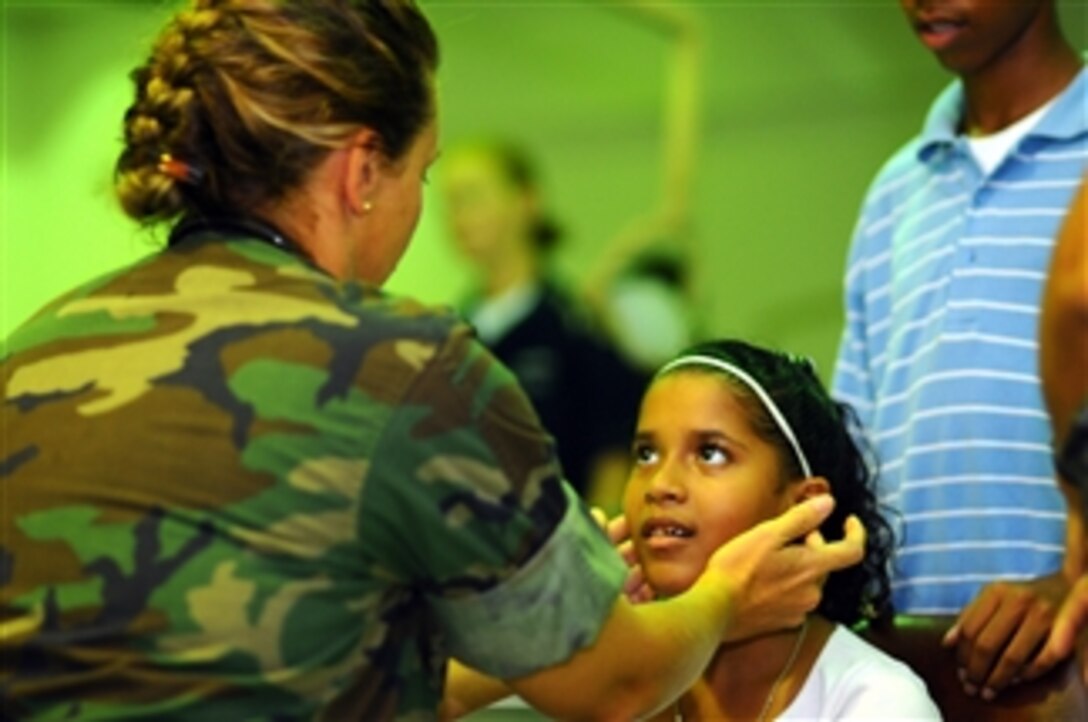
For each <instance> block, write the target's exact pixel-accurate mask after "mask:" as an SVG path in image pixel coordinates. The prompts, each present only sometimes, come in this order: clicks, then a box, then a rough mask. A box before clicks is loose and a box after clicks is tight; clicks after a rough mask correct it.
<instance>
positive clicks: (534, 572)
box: [360, 329, 626, 679]
mask: <svg viewBox="0 0 1088 722" xmlns="http://www.w3.org/2000/svg"><path fill="white" fill-rule="evenodd" d="M363 494H364V496H363V503H362V507H361V512H362V517H361V523H360V535H361V536H362V538H363V541H364V544H363V548H364V549H367V550H368V552H367V553H368V554H373V557H372V558H371V559H370V560H369V562H370V564H371V565H372V566H373V567H374V568H375V572H376V573H377V574H378V575H380V576H386V577H388V578H391V579H393V580H394V581H395V582H399V583H401V584H404V585H406V586H408V587H410V588H413V589H416V590H420V591H422V593H423V594H425V595H426V597H427V598H428V599H429V600H430V604H431V607H432V609H433V610H434V612H435V615H436V617H437V618H438V620H439V623H440V625H441V626H442V630H443V633H444V636H445V639H446V643H447V645H448V651H449V653H450V654H452V655H453V656H454V657H456V658H458V659H460V660H462V661H464V662H465V663H467V664H470V665H472V666H473V667H476V668H477V669H480V670H481V671H483V672H486V673H488V674H491V675H494V676H497V677H500V678H505V679H509V678H511V677H516V676H521V675H525V674H529V673H532V672H534V671H537V670H539V669H542V668H544V667H547V666H550V665H553V664H556V663H559V662H562V661H564V660H566V659H568V658H569V657H571V656H572V655H573V654H574V653H575V652H577V651H579V650H580V649H582V648H583V647H585V646H587V645H589V644H591V643H592V642H593V641H594V640H595V639H596V636H597V633H598V631H599V630H600V627H601V626H602V625H603V623H604V620H605V619H606V618H607V616H608V614H609V612H610V610H611V607H612V605H613V604H614V602H615V600H616V597H617V596H618V595H619V593H620V589H621V586H622V584H623V580H624V578H625V576H626V568H625V566H624V564H623V562H622V560H621V559H620V557H619V555H618V554H617V553H616V551H615V550H614V549H613V548H612V546H611V544H610V543H609V541H608V540H607V539H606V537H605V536H604V534H603V533H602V532H601V531H600V530H599V529H598V527H597V525H596V524H595V523H594V522H593V520H592V518H591V517H590V516H589V514H588V513H587V510H586V509H585V507H584V506H583V505H582V503H581V502H580V501H579V500H578V498H577V497H576V496H575V494H574V493H573V491H572V490H571V489H570V487H569V486H568V485H567V484H566V482H564V481H562V480H561V478H560V471H559V467H558V463H557V461H556V456H555V450H554V445H553V442H552V439H551V437H550V436H549V435H548V434H547V433H546V432H545V431H544V430H543V429H542V428H541V426H540V423H539V421H538V420H537V417H536V414H535V412H534V411H533V409H532V407H531V405H530V403H529V401H528V399H527V397H526V396H525V394H524V393H523V392H522V391H521V389H520V387H519V386H518V385H517V383H516V381H515V380H514V378H513V376H512V375H511V374H510V373H509V372H508V371H507V370H506V369H505V368H504V367H502V366H501V364H499V363H498V362H497V361H495V360H494V358H493V357H492V356H491V355H490V354H489V353H488V352H487V351H486V350H484V349H483V347H482V346H480V345H479V344H478V343H477V342H475V340H473V339H472V338H471V336H470V335H469V334H468V332H467V330H465V329H458V330H457V331H455V332H454V333H453V335H452V336H451V338H450V339H449V340H448V341H447V342H446V343H445V344H444V345H443V346H442V348H441V349H440V350H439V352H438V353H437V354H436V355H435V356H434V357H433V358H432V359H431V360H430V361H429V362H428V363H427V365H426V367H425V368H424V369H423V370H422V371H421V372H420V375H419V378H418V379H417V381H416V382H415V384H414V385H413V388H412V390H411V391H410V392H409V394H408V395H407V398H405V399H404V401H403V402H402V403H401V404H400V405H399V406H398V408H397V410H396V411H395V413H394V414H393V416H392V418H391V420H390V422H389V424H388V425H387V427H386V429H385V431H384V434H383V437H382V439H381V441H380V442H379V444H378V447H377V448H376V450H375V453H374V456H373V461H372V468H371V469H370V471H369V473H368V474H367V476H366V480H365V488H364V492H363Z"/></svg>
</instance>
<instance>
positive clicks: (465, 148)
mask: <svg viewBox="0 0 1088 722" xmlns="http://www.w3.org/2000/svg"><path fill="white" fill-rule="evenodd" d="M441 187H442V191H443V194H444V198H445V207H446V211H447V215H448V225H449V231H450V236H451V237H452V239H453V241H454V243H455V244H456V247H457V249H458V251H459V252H460V253H461V254H462V255H463V256H464V257H465V258H466V259H467V260H468V262H469V263H470V264H471V266H472V270H473V274H474V277H473V290H472V292H471V293H470V295H469V297H468V298H467V299H466V300H465V301H464V303H462V304H461V309H462V313H463V315H464V316H465V318H466V319H467V320H468V321H469V323H470V324H471V325H472V326H473V327H474V328H475V329H476V333H477V335H478V336H479V338H480V340H481V341H483V343H484V345H486V346H487V347H488V348H489V349H490V350H491V351H492V353H494V354H495V356H496V357H497V358H498V359H499V360H500V361H502V362H503V364H505V365H506V366H507V367H508V368H509V369H510V370H511V371H513V372H514V376H516V377H517V379H518V381H519V383H520V384H521V386H522V387H523V388H524V389H525V392H526V393H527V394H528V395H529V398H530V400H531V401H532V402H533V406H534V407H535V408H536V410H537V413H539V414H540V418H541V421H542V422H543V424H544V427H545V428H547V429H548V430H549V431H551V433H552V434H554V435H555V440H556V445H557V448H558V453H559V459H560V461H561V462H562V465H563V470H564V473H565V474H566V476H567V479H568V480H569V481H570V482H571V484H572V485H573V486H574V487H575V488H576V489H577V490H578V491H579V492H580V493H581V494H582V495H583V497H584V498H585V499H586V500H588V501H589V502H590V503H591V504H593V505H595V506H600V507H603V508H606V509H609V510H615V509H616V508H617V505H618V502H619V496H620V491H621V489H622V485H623V480H624V479H625V478H626V475H627V458H628V455H627V443H628V440H629V439H630V431H631V424H632V423H633V419H634V417H635V413H636V411H637V408H638V398H639V394H640V393H641V390H642V385H643V383H644V382H645V377H644V376H643V375H642V374H640V373H639V372H638V371H636V369H634V368H633V367H632V366H631V365H630V364H629V363H627V362H626V361H625V359H624V358H623V357H621V356H620V355H619V353H617V351H616V350H615V348H613V347H612V346H611V345H610V344H609V343H608V342H607V336H605V334H603V333H602V331H601V329H600V328H598V327H596V326H595V325H594V323H593V320H592V319H591V318H590V316H589V314H588V310H587V309H586V307H585V305H584V304H583V303H581V302H580V300H579V299H578V298H576V297H575V296H572V295H571V294H570V293H569V292H568V291H567V290H566V288H565V287H564V285H563V284H562V283H561V281H559V280H558V279H557V277H556V274H555V272H554V268H553V266H552V264H551V257H552V253H554V252H555V248H556V244H557V243H558V241H559V236H560V232H559V229H558V227H557V226H556V224H555V223H554V222H552V221H551V220H550V218H549V217H548V215H547V213H546V212H545V207H544V200H543V198H542V194H541V189H540V183H539V181H538V177H537V170H536V167H535V166H534V164H533V162H532V160H531V159H530V158H529V156H528V155H527V153H526V152H525V151H524V150H523V149H521V148H520V147H518V146H516V145H515V144H513V143H512V142H509V141H503V140H478V141H470V142H465V143H463V144H461V145H457V146H455V147H453V148H451V149H449V150H447V151H445V152H444V153H443V158H442V163H441Z"/></svg>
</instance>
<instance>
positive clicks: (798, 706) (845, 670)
mask: <svg viewBox="0 0 1088 722" xmlns="http://www.w3.org/2000/svg"><path fill="white" fill-rule="evenodd" d="M778 719H779V720H780V721H789V722H802V720H803V721H804V722H814V721H815V720H829V721H830V720H881V721H882V722H893V721H894V722H908V720H909V721H910V722H914V721H915V720H940V719H941V713H940V711H939V710H938V709H937V705H936V704H935V703H934V702H933V700H932V699H930V696H929V692H927V691H926V685H925V682H923V681H922V680H921V678H919V677H918V675H916V674H915V673H914V672H913V671H912V670H911V669H910V667H908V666H907V665H905V664H903V663H902V662H900V661H898V660H897V659H894V658H893V657H890V656H889V655H887V654H885V653H884V652H882V651H881V650H879V649H877V648H876V647H874V646H873V645H871V644H869V643H868V642H866V641H865V640H863V639H861V638H860V637H858V636H857V635H856V634H854V633H853V632H851V631H850V630H849V629H846V628H845V627H843V626H836V627H835V631H834V632H832V633H831V636H830V637H829V638H828V640H827V644H825V645H824V648H823V650H822V651H821V652H820V656H819V657H817V658H816V664H814V665H813V666H812V671H811V672H809V675H808V679H806V680H805V684H804V686H803V687H801V691H800V692H798V693H797V696H796V697H795V698H794V700H793V702H792V703H791V704H790V706H789V707H788V708H786V710H785V711H784V712H783V713H782V714H781V715H780V716H779V717H778Z"/></svg>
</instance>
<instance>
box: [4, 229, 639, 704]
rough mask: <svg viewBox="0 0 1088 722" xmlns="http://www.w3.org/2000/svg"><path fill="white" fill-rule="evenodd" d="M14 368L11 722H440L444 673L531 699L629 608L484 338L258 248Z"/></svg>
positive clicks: (41, 332)
mask: <svg viewBox="0 0 1088 722" xmlns="http://www.w3.org/2000/svg"><path fill="white" fill-rule="evenodd" d="M4 354H5V356H4V358H3V361H2V364H3V365H2V377H0V378H2V384H3V399H4V405H3V411H2V413H3V416H2V418H0V423H2V427H0V428H2V430H3V436H2V442H3V443H2V446H0V490H2V496H0V502H2V504H3V507H2V512H3V535H2V538H0V651H2V655H3V656H2V667H0V700H2V703H3V709H4V711H5V713H6V715H7V716H13V717H17V718H30V719H43V720H44V719H80V720H99V719H155V720H196V719H199V720H231V721H234V720H303V719H328V720H337V721H339V720H352V719H354V720H368V721H369V720H387V719H397V720H426V719H433V718H434V715H435V710H436V706H437V703H438V700H439V698H440V695H441V690H442V684H443V677H444V673H445V665H446V660H447V659H448V658H449V657H450V656H454V657H457V658H459V659H462V660H464V661H465V662H466V663H468V664H470V665H473V666H475V667H477V668H479V669H482V670H483V671H486V672H489V673H491V674H494V675H497V676H500V677H505V678H510V677H513V676H518V675H523V674H528V673H531V672H533V671H536V670H538V669H540V668H542V667H544V666H547V665H550V664H554V663H556V662H559V661H562V660H564V659H566V658H568V657H569V656H571V655H572V654H573V653H574V652H576V651H577V650H579V649H581V648H583V647H584V646H586V645H588V644H590V643H591V642H592V641H593V639H594V638H595V636H596V634H597V632H598V630H599V628H600V626H601V624H602V623H603V620H604V619H605V618H606V617H607V614H608V612H609V609H610V608H611V605H612V604H613V603H614V601H615V599H616V597H617V595H618V593H619V588H620V585H621V583H622V578H623V576H624V568H623V565H622V562H620V560H619V558H618V556H617V555H616V553H615V552H614V551H613V550H612V548H611V547H610V545H609V544H608V542H607V540H606V539H605V538H604V536H603V535H602V534H601V533H600V532H599V530H598V529H597V528H596V526H595V525H594V524H593V523H592V521H591V520H590V519H589V517H588V514H586V513H585V509H584V507H583V506H582V505H581V504H580V503H578V502H577V501H576V499H575V498H574V497H573V495H572V493H571V492H570V490H569V487H567V485H566V484H565V482H563V481H561V479H560V478H559V470H558V466H557V463H556V461H555V453H554V449H553V444H552V441H551V438H550V437H549V436H548V435H547V434H546V433H545V432H544V431H543V430H542V429H541V427H540V424H539V422H538V421H537V417H536V415H535V414H534V412H533V411H532V409H531V407H530V405H529V403H528V402H527V401H526V398H525V396H524V394H523V393H522V392H521V391H520V390H519V388H518V386H517V385H516V383H515V382H514V381H513V380H512V377H511V375H510V374H509V373H508V372H507V371H506V370H505V369H504V368H503V367H502V366H501V365H500V364H498V363H497V362H496V361H495V360H494V359H493V358H492V357H491V356H490V355H489V353H488V352H487V351H485V350H484V349H483V347H482V346H480V345H479V344H478V343H477V342H476V341H475V340H474V339H473V338H472V336H471V334H470V332H469V331H468V330H467V329H466V328H465V327H464V326H463V325H461V324H459V323H458V322H457V321H456V320H455V319H454V318H452V317H451V316H449V315H448V314H445V313H438V312H435V311H434V310H430V309H427V308H424V307H422V306H419V305H417V304H415V303H412V302H408V301H404V300H398V299H394V298H390V297H388V296H386V295H383V294H382V293H381V292H380V291H377V290H374V289H369V288H366V287H363V286H358V285H354V284H344V283H338V282H335V281H333V280H332V279H330V278H328V277H327V276H325V275H324V274H322V273H320V272H318V271H317V270H315V269H313V268H312V267H310V266H309V265H308V264H307V263H306V262H305V261H303V260H302V259H301V258H299V257H297V256H295V255H292V254H290V253H288V252H286V251H283V250H281V249H278V248H275V247H273V246H271V245H269V244H267V243H264V242H262V241H258V240H252V239H242V238H236V239H230V240H227V239H221V238H215V239H213V238H208V237H205V238H202V239H195V240H191V241H188V242H185V243H182V244H180V245H178V246H175V247H172V248H170V249H167V250H165V251H163V252H161V253H158V254H156V255H154V256H152V257H149V258H148V259H146V260H144V261H142V262H139V263H137V264H135V265H133V266H131V267H129V268H126V269H124V270H122V271H120V272H118V273H115V274H112V275H110V276H108V277H105V278H102V279H99V280H97V281H95V282H93V283H91V284H88V285H86V286H84V287H82V288H80V289H78V290H76V291H74V292H72V293H69V294H67V295H66V296H64V297H63V298H61V299H59V300H58V301H56V302H54V303H52V304H50V305H49V306H47V307H46V308H45V309H43V310H42V311H41V312H39V313H38V314H37V315H36V316H35V317H34V318H32V319H31V320H30V321H29V322H28V323H27V324H25V325H24V326H23V327H22V328H20V329H19V330H18V331H16V332H15V333H14V334H13V336H12V337H11V338H10V339H9V340H8V343H7V347H6V349H5V351H4Z"/></svg>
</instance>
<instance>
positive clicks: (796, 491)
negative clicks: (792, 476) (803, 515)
mask: <svg viewBox="0 0 1088 722" xmlns="http://www.w3.org/2000/svg"><path fill="white" fill-rule="evenodd" d="M830 493H831V485H830V484H828V483H827V479H825V478H823V477H822V476H810V477H809V478H807V479H804V480H803V481H800V482H798V483H797V484H795V485H794V487H793V503H794V504H800V503H801V502H802V501H805V500H807V499H811V498H812V497H814V496H819V495H820V494H830Z"/></svg>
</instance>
